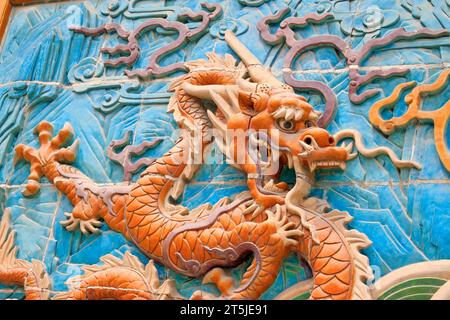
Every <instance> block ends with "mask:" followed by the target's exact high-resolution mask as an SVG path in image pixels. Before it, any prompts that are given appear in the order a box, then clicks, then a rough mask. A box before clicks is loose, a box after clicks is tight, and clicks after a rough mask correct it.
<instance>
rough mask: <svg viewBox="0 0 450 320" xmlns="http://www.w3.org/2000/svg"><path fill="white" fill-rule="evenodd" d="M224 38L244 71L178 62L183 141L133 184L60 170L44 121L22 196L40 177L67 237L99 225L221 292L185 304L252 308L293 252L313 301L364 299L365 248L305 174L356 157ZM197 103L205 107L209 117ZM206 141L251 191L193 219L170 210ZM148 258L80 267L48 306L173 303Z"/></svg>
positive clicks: (7, 266) (6, 277)
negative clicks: (288, 177) (290, 179)
mask: <svg viewBox="0 0 450 320" xmlns="http://www.w3.org/2000/svg"><path fill="white" fill-rule="evenodd" d="M226 40H227V42H228V43H229V45H230V46H231V47H232V48H233V50H234V51H235V52H236V53H237V54H238V55H239V56H240V58H241V59H242V63H240V64H238V65H236V61H235V60H234V58H232V57H231V56H225V57H224V58H221V57H219V56H217V55H215V54H210V55H209V56H208V58H209V59H208V60H198V61H193V62H190V63H187V64H186V67H187V68H188V69H189V70H190V71H189V72H188V73H187V74H186V75H184V76H182V77H181V78H179V79H177V80H175V81H174V82H173V84H172V86H171V88H170V89H171V90H172V91H174V94H173V96H172V98H171V100H170V103H169V106H168V110H169V112H172V113H173V114H174V117H175V119H176V121H177V123H178V125H179V126H180V128H181V129H183V134H182V135H181V136H180V138H179V139H178V141H177V142H176V143H175V145H174V146H173V147H172V148H171V149H170V150H169V151H168V152H167V153H166V154H164V155H163V156H162V157H161V158H159V159H157V160H155V161H154V162H153V163H151V164H150V165H149V166H148V167H147V168H146V169H145V170H144V171H143V173H142V174H141V175H140V177H139V178H138V180H137V181H136V182H135V183H133V184H131V185H130V184H118V185H115V186H99V185H97V184H96V183H95V182H94V181H92V180H91V179H89V178H88V177H87V176H85V175H84V174H83V173H82V172H81V171H79V170H78V169H77V168H75V167H73V166H71V165H69V164H67V163H70V162H72V161H74V159H75V155H76V150H77V146H78V142H77V141H76V142H74V143H73V144H72V145H71V146H70V147H67V148H64V147H62V146H63V145H64V144H65V143H67V142H68V141H69V139H71V137H72V136H73V129H72V128H71V126H70V125H69V124H66V125H65V126H64V128H62V129H61V130H60V131H59V133H58V134H57V135H56V136H54V137H53V128H52V125H51V124H50V123H48V122H42V123H40V124H39V125H38V127H37V128H36V133H37V134H38V136H39V142H40V145H41V147H40V148H39V149H38V150H36V149H33V148H31V147H28V146H25V145H19V146H17V148H16V154H17V160H18V159H21V158H23V159H25V160H27V161H28V162H30V164H31V173H30V176H29V180H28V184H27V186H26V188H25V191H24V194H25V195H27V196H31V195H34V194H36V193H37V191H38V190H39V180H40V178H41V177H42V176H45V177H46V178H47V179H48V180H49V181H50V183H52V184H53V185H54V186H55V187H56V188H57V189H58V190H59V191H60V192H62V193H63V194H65V195H66V197H67V198H68V199H69V200H70V201H71V203H72V205H73V207H74V209H73V211H72V212H70V213H66V215H67V220H65V221H61V224H63V225H64V226H65V227H66V229H67V230H69V231H73V230H75V229H76V228H80V229H81V231H82V232H84V233H94V232H98V231H99V230H98V227H99V226H100V225H101V223H102V222H101V221H104V222H105V223H106V224H107V225H108V226H109V227H110V228H111V229H113V230H115V231H117V232H120V233H122V234H123V235H124V236H125V237H126V238H127V239H128V240H130V241H131V242H133V243H134V244H135V245H136V246H137V247H138V248H139V249H140V250H141V251H142V252H143V253H145V254H146V255H147V256H148V257H149V258H150V259H152V260H155V261H157V262H158V263H160V264H163V265H164V266H166V267H168V268H170V269H172V270H174V271H175V272H177V273H180V274H183V275H186V276H189V277H203V281H204V282H205V283H206V282H212V283H214V284H215V285H216V286H217V288H218V289H219V291H220V292H221V296H220V297H215V296H212V295H211V294H208V293H205V292H201V291H198V292H195V293H194V294H193V295H192V297H191V298H192V299H205V298H226V299H257V298H259V297H260V296H261V294H263V293H264V292H265V291H266V290H267V289H268V288H269V287H270V286H271V285H272V284H273V282H274V281H275V279H276V277H277V275H278V272H279V269H280V267H281V265H282V262H283V259H284V258H285V257H286V256H287V255H288V254H290V253H292V252H294V253H297V254H298V255H300V256H301V257H302V258H303V259H304V260H305V261H307V262H308V264H309V267H310V269H311V273H312V276H313V286H312V288H311V299H368V298H370V294H369V289H368V287H367V286H366V284H365V282H366V280H368V279H369V278H370V277H371V269H370V267H369V262H368V259H367V257H365V256H363V255H362V254H361V253H360V250H361V249H363V248H365V247H367V246H368V245H370V241H369V240H368V239H367V237H366V236H365V235H364V234H362V233H360V232H358V231H356V230H348V229H347V228H346V224H347V223H348V222H349V221H351V217H350V216H349V215H348V214H347V213H345V212H341V211H337V210H333V211H329V207H328V204H327V203H326V201H325V200H322V199H317V198H313V197H309V191H310V188H311V186H312V185H313V184H314V171H315V170H316V169H317V168H341V169H345V162H346V161H348V160H350V159H352V158H353V157H354V156H355V154H351V151H352V146H337V145H336V142H337V141H336V139H335V137H334V136H332V135H330V134H329V133H328V132H327V131H326V130H324V129H322V128H319V127H317V120H318V119H319V117H320V114H318V113H317V112H316V111H314V109H313V108H312V106H310V105H309V104H308V103H307V102H306V100H305V99H304V98H303V97H301V96H298V95H296V94H295V93H294V92H293V90H292V89H291V88H290V87H288V86H286V85H285V84H282V83H279V82H278V80H276V78H275V77H273V76H272V75H271V74H270V73H268V72H267V70H265V69H264V68H263V67H262V66H261V64H260V63H259V62H258V61H257V60H256V58H255V57H253V56H252V55H251V53H250V52H249V51H248V50H247V49H246V48H245V47H243V45H242V44H241V43H239V42H238V41H237V39H236V38H235V37H233V35H232V34H230V33H228V34H227V36H226ZM205 100H209V101H211V102H213V104H214V106H213V108H209V107H208V106H207V105H205ZM211 130H216V131H215V132H216V133H217V134H214V135H212V134H211V133H210V131H211ZM230 130H241V131H242V132H244V133H245V135H244V137H245V138H244V147H243V148H242V150H244V152H243V153H242V150H241V149H240V148H239V146H238V144H237V139H238V137H237V136H235V135H232V136H231V138H230V137H229V135H228V131H230ZM250 133H251V134H250ZM213 137H214V139H213ZM220 138H223V139H220ZM263 138H264V139H265V140H264V139H263ZM263 140H264V141H265V143H266V146H268V148H269V150H270V152H269V153H268V154H269V155H268V157H265V158H264V159H261V156H260V153H258V152H256V153H255V152H252V150H251V145H252V143H254V144H255V145H257V146H258V147H259V146H261V145H262V144H264V143H262V141H263ZM215 144H217V145H218V146H219V147H220V149H221V150H222V152H223V153H224V154H225V155H226V156H227V158H228V159H229V160H230V162H231V163H232V165H233V166H235V167H237V168H239V169H241V170H242V171H244V172H245V173H246V174H247V182H248V187H249V191H247V192H243V193H241V194H239V195H237V196H235V197H234V199H228V198H224V199H222V200H220V201H218V202H217V203H216V204H214V205H212V206H211V205H209V204H205V205H202V206H200V207H198V208H196V209H194V210H191V211H190V210H188V209H187V208H185V207H183V206H181V205H179V204H176V201H177V200H178V199H179V198H180V196H181V195H182V193H183V190H184V186H185V185H186V183H188V182H189V180H190V179H192V178H193V176H194V175H195V173H196V172H197V170H198V169H199V168H200V167H201V165H202V163H203V162H204V157H205V156H206V154H207V151H208V150H209V148H211V146H212V145H215ZM258 150H259V149H258ZM378 154H379V153H376V155H378ZM239 157H241V158H242V159H241V161H239V159H238V158H239ZM398 162H399V163H400V164H401V165H402V166H413V165H414V164H413V163H410V162H406V161H404V162H402V161H401V160H398ZM274 163H275V164H276V165H277V168H278V169H277V170H275V171H273V170H269V169H270V168H269V169H268V167H270V166H268V164H274ZM285 165H287V166H288V167H290V168H292V169H294V170H295V172H296V177H297V178H296V183H295V185H294V186H293V187H292V188H290V189H289V186H288V185H287V184H286V183H284V182H279V183H276V182H275V180H276V179H277V177H279V174H280V171H281V168H282V167H283V166H285ZM5 230H6V229H4V231H3V234H4V235H5V237H6V234H7V230H6V231H5ZM1 235H2V232H0V240H2V239H1V238H2V237H1ZM5 237H4V239H6V238H5ZM4 239H3V240H2V241H0V252H2V250H3V252H6V251H8V252H9V255H10V256H11V257H12V256H14V254H15V253H11V252H12V251H13V250H12V249H11V248H12V247H11V245H12V244H11V241H9V242H8V244H5V243H6V242H5V241H4ZM5 250H6V251H5ZM250 255H251V256H252V261H251V263H250V265H249V267H248V268H247V270H246V272H245V273H244V275H243V276H242V279H240V283H239V284H235V283H234V281H233V279H231V277H230V276H228V275H227V270H226V269H225V268H230V267H235V266H237V265H239V264H240V263H242V262H243V261H244V260H245V259H246V258H247V257H249V256H250ZM0 256H1V254H0ZM152 260H151V266H150V267H144V266H142V265H141V264H140V262H138V261H136V259H133V258H132V257H131V256H126V257H125V258H124V260H120V259H117V258H113V257H110V256H107V257H106V258H105V259H103V262H104V265H102V266H87V267H86V268H85V271H86V273H85V274H84V275H82V276H79V277H77V278H76V279H75V280H76V281H71V285H70V290H69V291H68V292H67V293H64V294H60V295H57V296H56V297H55V298H59V299H156V298H176V297H177V295H176V294H175V293H174V291H175V289H174V285H173V283H164V284H163V285H161V286H160V285H159V282H158V280H157V276H155V272H154V271H152V270H153V269H152V268H154V267H153V264H152V263H153V262H152ZM0 261H1V258H0ZM17 261H20V263H19V264H18V262H17ZM1 265H2V267H0V281H1V282H3V283H13V284H19V285H22V286H24V287H25V288H27V281H28V280H27V279H29V278H30V277H31V276H32V275H33V274H34V273H33V272H32V271H33V270H35V269H36V267H34V268H33V265H32V264H30V263H28V262H24V261H22V260H17V259H13V258H10V259H9V260H8V261H6V262H4V263H3V264H1ZM147 269H148V270H147ZM75 284H76V285H75ZM26 290H27V289H26ZM30 290H31V289H30ZM30 292H31V291H30ZM30 297H31V298H33V296H32V295H30ZM38 298H39V297H38ZM40 298H42V296H40Z"/></svg>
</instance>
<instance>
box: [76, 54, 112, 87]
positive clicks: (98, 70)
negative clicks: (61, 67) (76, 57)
mask: <svg viewBox="0 0 450 320" xmlns="http://www.w3.org/2000/svg"><path fill="white" fill-rule="evenodd" d="M103 72H104V67H103V64H102V63H101V62H99V61H97V59H95V58H93V57H87V58H84V59H83V60H81V61H80V62H79V63H78V64H76V65H75V66H73V67H72V68H71V69H70V71H69V74H68V75H67V78H68V79H69V82H70V83H71V84H76V83H83V82H87V81H90V80H92V79H95V78H99V77H101V76H102V75H103Z"/></svg>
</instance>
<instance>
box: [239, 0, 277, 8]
mask: <svg viewBox="0 0 450 320" xmlns="http://www.w3.org/2000/svg"><path fill="white" fill-rule="evenodd" d="M238 1H239V3H240V4H242V5H244V6H248V7H259V6H262V5H263V4H264V3H266V2H270V1H272V0H238Z"/></svg>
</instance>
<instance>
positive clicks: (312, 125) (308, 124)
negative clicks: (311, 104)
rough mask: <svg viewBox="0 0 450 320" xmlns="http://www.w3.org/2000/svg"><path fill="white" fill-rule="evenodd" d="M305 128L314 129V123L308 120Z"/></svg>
mask: <svg viewBox="0 0 450 320" xmlns="http://www.w3.org/2000/svg"><path fill="white" fill-rule="evenodd" d="M305 127H306V128H311V127H314V123H313V122H312V121H310V120H308V121H306V122H305Z"/></svg>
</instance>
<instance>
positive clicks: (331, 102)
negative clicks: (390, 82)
mask: <svg viewBox="0 0 450 320" xmlns="http://www.w3.org/2000/svg"><path fill="white" fill-rule="evenodd" d="M289 13H290V8H285V9H283V10H280V11H279V12H278V13H277V14H275V15H273V16H267V17H264V18H263V19H262V20H261V21H260V22H259V23H258V26H257V27H258V30H259V31H260V32H261V37H262V38H263V40H264V41H265V42H267V43H269V44H271V45H276V44H279V43H286V45H287V46H288V47H290V50H289V52H288V53H287V54H286V57H285V60H284V64H283V68H284V79H285V81H286V83H288V84H290V85H292V86H293V87H295V88H301V89H305V90H316V91H319V92H322V94H323V95H324V97H325V101H326V108H325V114H324V119H326V121H325V120H324V122H325V123H328V121H329V119H331V118H332V115H333V112H334V109H335V108H336V98H335V96H334V93H333V92H332V91H331V89H330V88H328V87H327V86H326V85H324V84H323V83H320V82H317V81H300V80H297V79H295V77H294V76H293V72H292V69H291V68H292V64H293V61H294V60H295V59H296V57H298V56H299V55H300V54H302V53H303V52H306V51H308V50H312V49H314V48H316V47H323V46H328V47H332V48H335V49H336V50H337V51H339V52H340V53H341V54H342V55H343V56H344V57H345V59H346V61H347V66H348V68H349V78H350V88H349V98H350V101H351V102H353V103H355V104H361V103H363V102H364V101H366V100H367V99H369V98H371V97H373V96H375V95H377V94H378V93H379V92H380V90H379V89H370V90H366V91H365V92H363V93H361V94H358V90H359V88H360V87H362V86H363V85H366V84H369V83H371V82H372V81H374V80H375V79H380V78H382V79H383V78H389V77H393V76H402V75H405V74H406V73H408V72H409V69H408V68H402V67H395V68H394V67H393V68H391V69H386V70H383V69H380V70H372V71H369V72H367V73H366V74H364V75H361V74H360V71H359V67H360V66H361V65H362V63H363V62H364V61H365V60H366V59H367V57H368V56H369V55H370V54H371V53H372V52H373V51H375V50H378V49H381V48H384V47H386V46H388V45H391V44H393V43H395V42H398V41H404V40H415V39H434V38H440V37H444V36H448V35H450V32H449V31H448V30H431V29H426V28H423V29H419V30H416V31H406V30H405V29H404V28H399V29H395V30H393V31H392V32H390V33H389V34H388V35H386V36H384V37H383V38H380V39H372V40H369V41H367V42H366V43H365V44H364V46H363V47H362V48H361V49H359V50H354V49H352V48H350V46H349V44H347V43H346V42H345V41H344V40H342V39H341V38H339V37H338V36H335V35H318V36H313V37H309V38H307V39H301V40H297V39H296V38H295V32H294V30H293V28H294V27H297V28H298V27H305V26H307V25H308V24H311V23H314V24H317V23H323V22H325V21H328V20H330V19H333V15H332V14H330V13H325V14H323V15H316V14H314V13H312V14H309V15H307V16H305V17H302V18H298V17H288V18H285V19H284V20H283V18H284V17H285V16H287V14H289ZM280 21H281V22H280ZM278 22H279V23H280V28H279V29H278V31H277V32H276V33H275V34H272V33H271V31H270V27H269V25H270V24H274V23H278Z"/></svg>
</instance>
